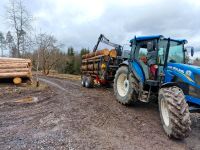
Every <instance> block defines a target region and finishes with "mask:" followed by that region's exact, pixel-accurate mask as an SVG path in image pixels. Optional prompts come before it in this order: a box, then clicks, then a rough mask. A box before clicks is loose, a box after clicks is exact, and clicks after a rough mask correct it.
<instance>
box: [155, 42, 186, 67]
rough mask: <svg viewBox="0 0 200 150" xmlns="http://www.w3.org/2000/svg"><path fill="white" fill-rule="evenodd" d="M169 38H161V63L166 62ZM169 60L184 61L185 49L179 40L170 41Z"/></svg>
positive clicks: (172, 61)
mask: <svg viewBox="0 0 200 150" xmlns="http://www.w3.org/2000/svg"><path fill="white" fill-rule="evenodd" d="M167 42H168V41H167V40H161V41H160V43H159V53H158V55H159V59H160V64H164V62H165V56H166V49H167ZM167 62H171V63H184V50H183V44H182V43H180V42H177V41H172V40H171V41H170V48H169V55H168V59H167Z"/></svg>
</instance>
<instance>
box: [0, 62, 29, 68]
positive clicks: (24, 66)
mask: <svg viewBox="0 0 200 150" xmlns="http://www.w3.org/2000/svg"><path fill="white" fill-rule="evenodd" d="M9 68H13V69H14V68H29V65H28V64H27V63H11V64H0V69H9Z"/></svg>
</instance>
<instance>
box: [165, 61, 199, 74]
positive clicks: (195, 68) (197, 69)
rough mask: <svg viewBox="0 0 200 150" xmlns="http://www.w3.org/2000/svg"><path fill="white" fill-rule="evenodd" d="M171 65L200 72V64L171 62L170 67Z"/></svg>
mask: <svg viewBox="0 0 200 150" xmlns="http://www.w3.org/2000/svg"><path fill="white" fill-rule="evenodd" d="M170 66H172V67H176V68H179V69H182V70H184V71H186V70H190V71H192V72H199V73H200V67H199V66H194V65H188V64H178V63H169V64H168V67H170Z"/></svg>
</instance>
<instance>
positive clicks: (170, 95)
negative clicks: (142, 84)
mask: <svg viewBox="0 0 200 150" xmlns="http://www.w3.org/2000/svg"><path fill="white" fill-rule="evenodd" d="M158 100H159V111H160V117H161V122H162V125H163V128H164V130H165V132H166V134H167V135H168V136H169V137H174V138H176V139H184V138H186V137H188V136H189V132H190V131H191V129H190V125H191V121H190V113H189V107H188V104H187V103H186V100H185V95H184V93H183V91H182V89H180V88H178V87H176V86H173V87H166V88H161V89H160V91H159V96H158Z"/></svg>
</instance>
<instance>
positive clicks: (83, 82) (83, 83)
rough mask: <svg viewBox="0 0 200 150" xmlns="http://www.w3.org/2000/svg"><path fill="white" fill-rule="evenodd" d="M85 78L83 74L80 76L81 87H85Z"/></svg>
mask: <svg viewBox="0 0 200 150" xmlns="http://www.w3.org/2000/svg"><path fill="white" fill-rule="evenodd" d="M86 79H87V77H86V76H85V75H83V76H82V77H81V85H82V86H83V87H85V81H86Z"/></svg>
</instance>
